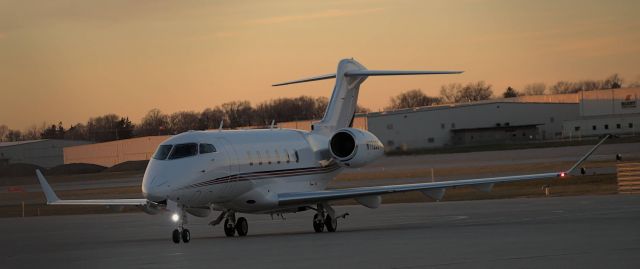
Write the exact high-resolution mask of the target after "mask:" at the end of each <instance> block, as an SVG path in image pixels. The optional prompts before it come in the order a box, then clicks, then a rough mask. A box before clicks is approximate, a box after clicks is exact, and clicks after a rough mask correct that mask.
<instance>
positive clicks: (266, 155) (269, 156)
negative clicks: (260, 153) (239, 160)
mask: <svg viewBox="0 0 640 269" xmlns="http://www.w3.org/2000/svg"><path fill="white" fill-rule="evenodd" d="M264 155H265V158H267V163H268V164H271V155H270V154H269V150H265V151H264Z"/></svg>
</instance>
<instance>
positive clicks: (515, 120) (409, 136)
mask: <svg viewBox="0 0 640 269" xmlns="http://www.w3.org/2000/svg"><path fill="white" fill-rule="evenodd" d="M578 115H579V109H578V104H577V103H514V102H494V103H479V104H478V103H475V104H459V105H448V106H435V107H425V108H419V109H406V110H398V111H392V112H381V113H371V114H369V119H368V127H369V131H371V132H372V133H374V134H375V135H376V136H378V138H380V140H381V141H382V143H384V144H385V146H386V147H387V150H396V149H401V150H408V149H418V148H433V147H442V146H447V145H452V144H453V141H452V136H453V135H452V133H451V130H452V129H454V130H455V129H468V128H485V127H493V126H498V124H500V125H501V126H504V125H505V124H508V125H514V126H516V125H531V124H539V126H538V129H539V130H540V135H539V136H538V138H540V139H558V138H561V137H562V131H563V122H564V121H567V120H575V119H577V118H578Z"/></svg>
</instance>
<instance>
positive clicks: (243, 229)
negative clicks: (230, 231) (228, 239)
mask: <svg viewBox="0 0 640 269" xmlns="http://www.w3.org/2000/svg"><path fill="white" fill-rule="evenodd" d="M236 231H237V232H238V236H246V235H247V233H248V232H249V223H247V219H245V218H242V217H241V218H238V220H236Z"/></svg>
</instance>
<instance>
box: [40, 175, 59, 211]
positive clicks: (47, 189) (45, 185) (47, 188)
mask: <svg viewBox="0 0 640 269" xmlns="http://www.w3.org/2000/svg"><path fill="white" fill-rule="evenodd" d="M36 176H37V177H38V181H39V182H40V187H42V192H44V196H45V197H46V198H47V204H53V203H55V202H56V201H58V200H60V198H58V196H57V195H56V193H55V192H54V191H53V189H52V188H51V185H49V182H47V179H46V178H44V175H42V172H40V169H36Z"/></svg>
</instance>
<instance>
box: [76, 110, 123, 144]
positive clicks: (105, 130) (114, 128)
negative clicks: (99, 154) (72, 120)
mask: <svg viewBox="0 0 640 269" xmlns="http://www.w3.org/2000/svg"><path fill="white" fill-rule="evenodd" d="M123 125H124V126H123ZM123 128H129V129H132V128H133V125H132V124H131V121H129V120H128V119H125V118H121V117H120V116H118V115H116V114H107V115H104V116H99V117H95V118H90V119H89V121H88V122H87V132H88V134H89V138H90V139H91V140H93V141H98V142H104V141H113V140H117V139H121V137H120V135H121V130H122V129H123ZM122 138H125V137H122Z"/></svg>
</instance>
